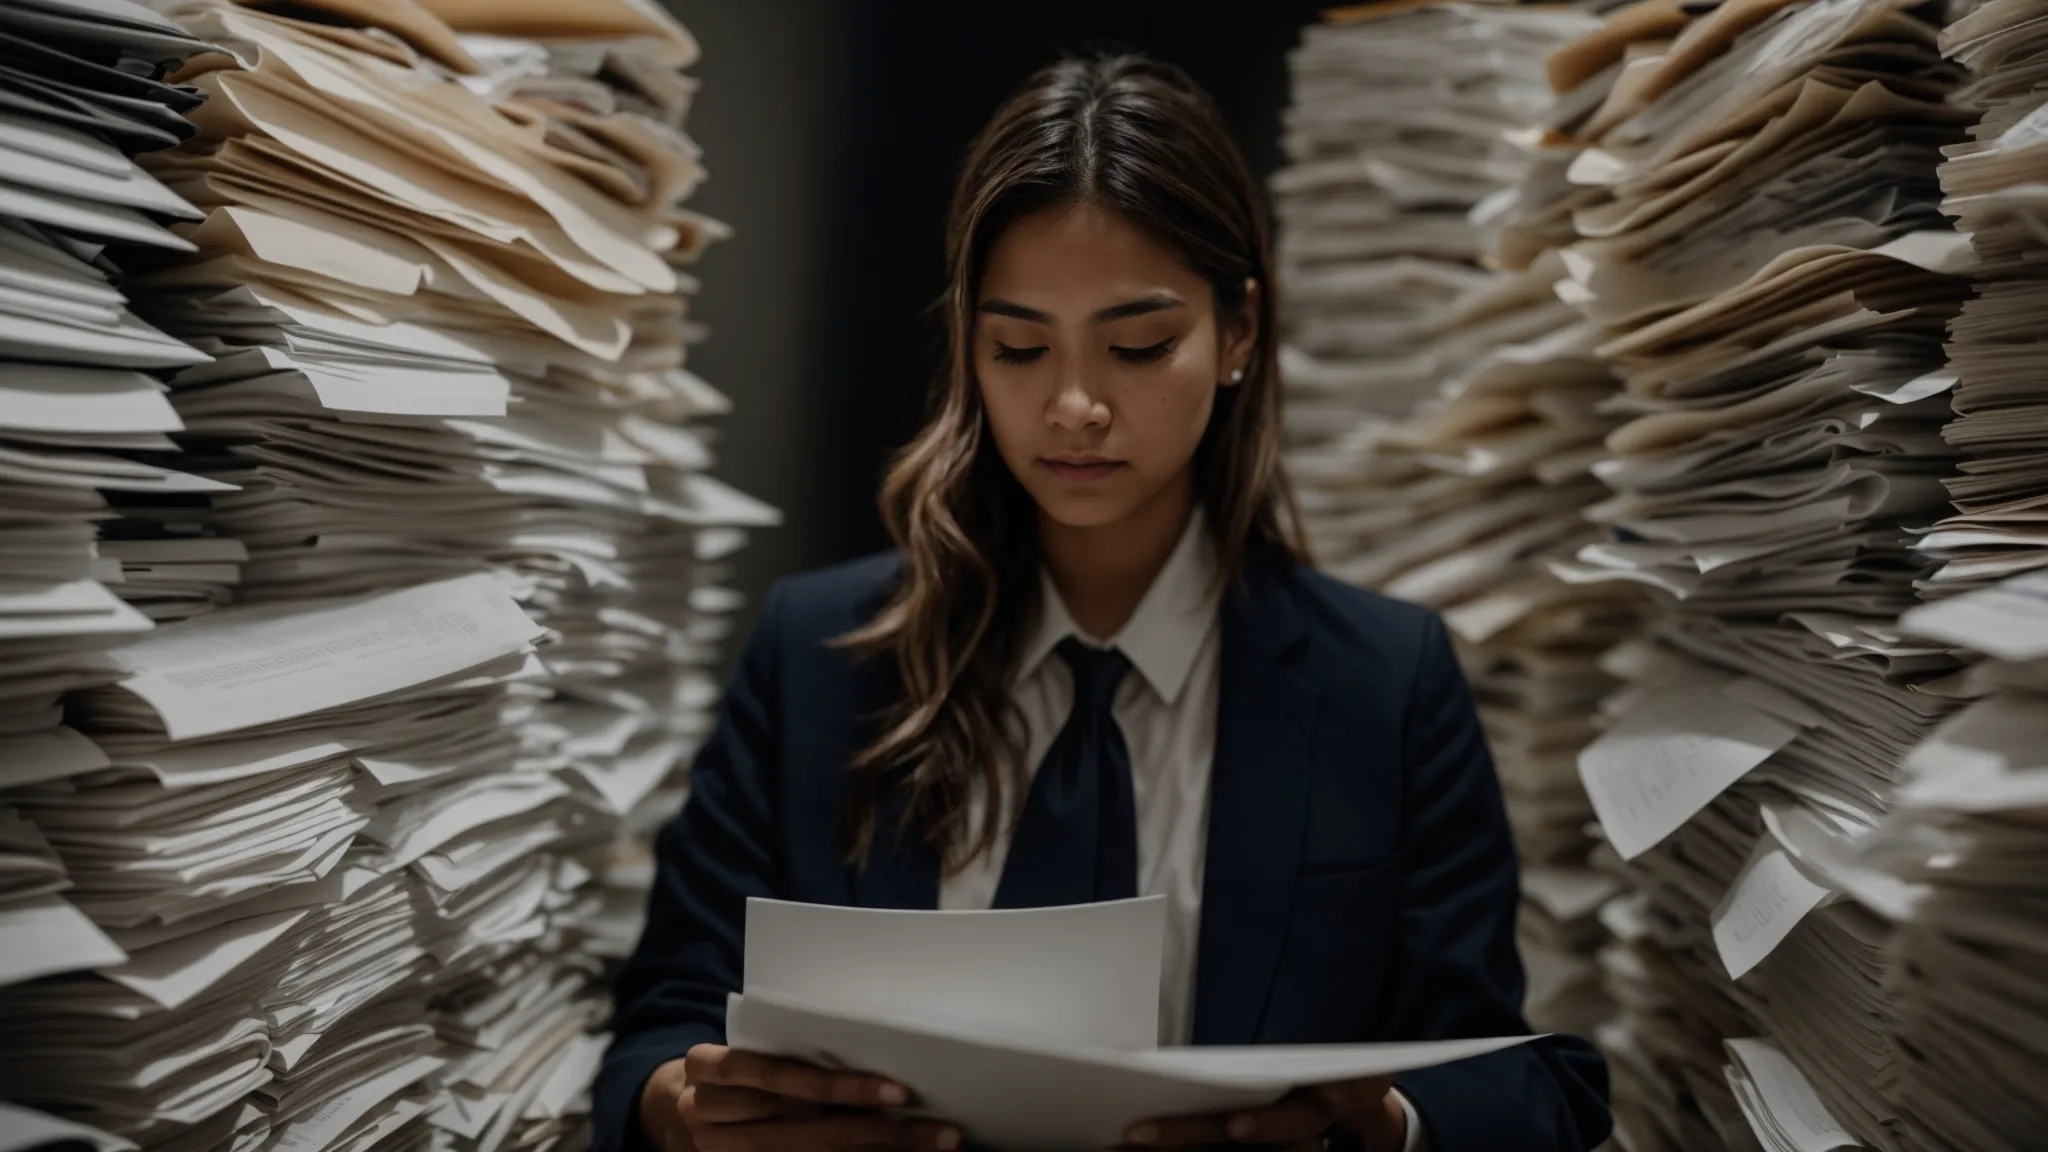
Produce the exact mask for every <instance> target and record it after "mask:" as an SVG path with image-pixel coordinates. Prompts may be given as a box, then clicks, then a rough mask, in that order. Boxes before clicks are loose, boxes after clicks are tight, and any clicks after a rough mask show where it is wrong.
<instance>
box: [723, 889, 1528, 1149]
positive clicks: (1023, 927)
mask: <svg viewBox="0 0 2048 1152" xmlns="http://www.w3.org/2000/svg"><path fill="white" fill-rule="evenodd" d="M1165 924H1166V921H1165V903H1164V899H1163V898H1162V897H1156V896H1155V897H1146V898H1143V899H1139V900H1126V901H1117V902H1113V903H1108V904H1086V905H1076V906H1073V907H1067V908H1046V909H1031V910H1025V911H1014V912H1010V911H1005V912H900V911H882V910H873V909H860V908H839V907H826V906H820V905H810V904H788V903H783V902H780V901H774V900H760V899H753V900H749V901H748V902H747V953H746V982H745V990H744V991H743V992H741V993H736V994H734V995H733V997H732V998H731V1002H730V1005H729V1008H728V1013H727V1018H726V1033H727V1039H728V1041H729V1042H730V1043H731V1044H732V1045H733V1046H734V1047H738V1048H746V1049H751V1050H754V1051H759V1052H767V1053H770V1054H773V1055H781V1056H789V1057H793V1058H798V1059H803V1060H808V1061H811V1062H813V1063H816V1064H820V1065H823V1066H826V1067H838V1068H848V1069H853V1070H857V1071H864V1072H871V1073H874V1074H876V1075H881V1076H886V1077H889V1078H890V1079H892V1080H895V1081H897V1082H899V1083H901V1084H903V1085H904V1086H905V1087H907V1088H909V1089H910V1091H911V1092H912V1094H913V1102H912V1107H913V1108H914V1109H915V1110H917V1111H919V1112H921V1113H923V1114H926V1115H931V1116H936V1117H940V1118H943V1119H946V1120H949V1121H952V1122H954V1123H957V1124H959V1125H960V1126H961V1127H962V1128H964V1129H965V1131H966V1133H967V1139H968V1140H969V1141H970V1142H973V1143H979V1144H981V1145H983V1146H986V1147H991V1148H1002V1149H1005V1150H1007V1152H1069V1150H1073V1149H1084V1148H1106V1147H1111V1146H1113V1145H1116V1144H1119V1143H1121V1142H1122V1140H1123V1134H1124V1132H1125V1131H1126V1130H1127V1129H1128V1128H1129V1126H1130V1125H1131V1124H1133V1123H1135V1122H1136V1121H1138V1120H1142V1119H1145V1118H1147V1117H1155V1116H1177V1115H1186V1114H1192V1113H1205V1112H1215V1111H1221V1110H1226V1109H1232V1108H1242V1107H1247V1106H1252V1105H1257V1104H1261V1103H1266V1102H1269V1101H1272V1100H1275V1099H1277V1098H1279V1097H1280V1096H1281V1095H1282V1094H1284V1093H1285V1092H1286V1091H1288V1090H1289V1089H1291V1088H1294V1087H1297V1086H1302V1085H1310V1084H1319V1083H1326V1082H1329V1081H1333V1080H1344V1079H1350V1078H1354V1077H1361V1076H1381V1075H1388V1074H1392V1073H1397V1072H1405V1071H1411V1070H1413V1069H1416V1068H1424V1067H1429V1066H1431V1065H1435V1064H1443V1063H1448V1062H1450V1061H1453V1060H1459V1059H1463V1058H1465V1057H1468V1056H1477V1055H1481V1054H1483V1053H1486V1052H1492V1051H1497V1050H1499V1049H1501V1048H1507V1047H1510V1046H1512V1045H1515V1044H1519V1043H1522V1042H1524V1041H1526V1040H1528V1039H1530V1037H1526V1036H1515V1037H1494V1038H1481V1039H1469V1040H1439V1041H1427V1042H1418V1043H1383V1044H1348V1045H1341V1044H1340V1045H1292V1046H1290V1045H1269V1046H1259V1047H1248V1048H1172V1049H1161V1048H1156V1047H1154V1045H1155V1044H1156V1042H1157V1038H1158V1034H1159V973H1160V954H1161V945H1162V942H1163V940H1164V934H1165Z"/></svg>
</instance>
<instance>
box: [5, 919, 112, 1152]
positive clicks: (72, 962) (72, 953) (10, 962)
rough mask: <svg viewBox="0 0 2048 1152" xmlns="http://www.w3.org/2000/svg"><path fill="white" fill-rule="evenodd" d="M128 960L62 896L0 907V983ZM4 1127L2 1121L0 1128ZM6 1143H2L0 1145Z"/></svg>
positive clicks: (6, 983) (15, 982) (18, 981)
mask: <svg viewBox="0 0 2048 1152" xmlns="http://www.w3.org/2000/svg"><path fill="white" fill-rule="evenodd" d="M127 959H128V954H127V953H126V952H123V951H121V948H120V946H119V945H117V944H115V943H114V942H113V941H112V940H109V939H107V934H106V933H105V932H102V931H100V929H99V926H98V925H96V924H94V923H93V922H92V921H91V920H90V919H88V918H87V917H86V914H85V913H83V912H80V911H79V910H78V909H77V908H75V907H73V906H72V904H71V902H70V901H68V900H65V899H63V898H62V897H58V896H49V897H44V898H43V899H40V900H33V901H30V902H28V903H25V904H17V905H15V906H13V907H10V908H0V986H5V985H8V984H17V983H20V982H21V981H23V980H33V979H35V978H36V977H38V976H54V975H56V974H57V973H59V972H76V971H79V970H81V969H85V968H104V967H106V966H107V965H109V964H120V963H123V962H124V961H126V960H127ZM5 1130H6V1129H5V1124H4V1120H0V1132H4V1131H5ZM6 1147H10V1145H7V1144H5V1143H4V1141H0V1149H4V1148H6Z"/></svg>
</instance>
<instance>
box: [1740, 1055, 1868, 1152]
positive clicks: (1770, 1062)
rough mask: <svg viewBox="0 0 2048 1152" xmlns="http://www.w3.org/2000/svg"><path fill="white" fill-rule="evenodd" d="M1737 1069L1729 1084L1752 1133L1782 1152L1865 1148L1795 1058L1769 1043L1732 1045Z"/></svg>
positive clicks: (1820, 1151)
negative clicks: (1754, 1131) (1815, 1087)
mask: <svg viewBox="0 0 2048 1152" xmlns="http://www.w3.org/2000/svg"><path fill="white" fill-rule="evenodd" d="M1727 1045H1728V1054H1729V1055H1730V1056H1732V1057H1734V1058H1735V1063H1733V1064H1731V1065H1729V1067H1728V1083H1729V1086H1730V1087H1731V1088H1733V1089H1734V1090H1735V1095H1736V1099H1737V1100H1738V1101H1740V1102H1741V1104H1742V1111H1743V1114H1744V1115H1745V1116H1746V1117H1748V1119H1749V1122H1750V1127H1752V1128H1754V1129H1756V1130H1757V1135H1758V1137H1759V1138H1760V1139H1763V1140H1765V1141H1766V1142H1767V1143H1766V1147H1769V1148H1771V1149H1773V1152H1776V1150H1778V1149H1786V1150H1789V1152H1833V1150H1834V1149H1836V1148H1860V1147H1862V1146H1863V1145H1862V1144H1861V1143H1859V1142H1858V1141H1857V1139H1856V1138H1855V1137H1854V1136H1851V1135H1849V1133H1848V1131H1847V1130H1846V1129H1844V1128H1843V1127H1842V1125H1841V1122H1840V1121H1838V1120H1836V1119H1835V1118H1834V1116H1833V1115H1832V1114H1830V1113H1829V1112H1828V1107H1827V1105H1826V1104H1823V1103H1821V1099H1820V1094H1819V1093H1817V1092H1815V1091H1814V1090H1813V1084H1812V1082H1810V1081H1809V1080H1807V1078H1806V1074H1805V1073H1804V1072H1801V1071H1800V1070H1799V1065H1797V1064H1794V1063H1793V1062H1792V1060H1791V1058H1790V1057H1788V1056H1786V1055H1785V1053H1784V1052H1782V1051H1780V1050H1779V1048H1778V1046H1777V1045H1776V1044H1773V1043H1771V1042H1770V1041H1769V1040H1764V1039H1761V1038H1758V1039H1746V1040H1745V1039H1736V1040H1729V1041H1727Z"/></svg>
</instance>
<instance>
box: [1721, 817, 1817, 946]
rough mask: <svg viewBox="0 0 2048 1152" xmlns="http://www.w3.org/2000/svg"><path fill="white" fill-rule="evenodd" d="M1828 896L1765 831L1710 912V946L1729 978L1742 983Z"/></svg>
mask: <svg viewBox="0 0 2048 1152" xmlns="http://www.w3.org/2000/svg"><path fill="white" fill-rule="evenodd" d="M1829 895H1830V893H1829V891H1828V890H1827V889H1826V888H1823V887H1822V886H1820V885H1818V884H1815V883H1814V882H1813V881H1811V880H1809V879H1807V878H1806V874H1805V873H1804V872H1801V871H1800V870H1799V865H1797V864H1795V863H1793V862H1792V857H1791V856H1790V855H1789V854H1788V853H1787V852H1786V851H1785V849H1784V848H1783V847H1781V846H1780V845H1779V844H1778V840H1777V837H1775V836H1773V835H1771V834H1770V833H1768V832H1766V833H1765V834H1764V836H1763V838H1762V839H1760V840H1759V841H1758V842H1757V847H1756V851H1755V852H1753V853H1752V854H1751V855H1750V858H1749V863H1747V864H1745V865H1744V866H1743V868H1742V872H1741V874H1740V875H1738V876H1737V877H1736V878H1735V883H1734V884H1733V885H1732V886H1731V887H1730V888H1729V889H1728V894H1727V895H1726V896H1723V897H1722V898H1721V904H1720V906H1719V907H1718V908H1715V909H1714V914H1713V926H1714V948H1715V950H1716V951H1718V952H1719V953H1720V954H1721V963H1722V965H1723V966H1724V967H1726V968H1727V969H1728V978H1729V979H1731V980H1740V979H1741V978H1742V977H1743V976H1745V975H1746V974H1748V972H1749V970H1750V969H1752V968H1754V967H1756V966H1757V965H1758V964H1760V963H1762V962H1763V959H1764V957H1766V956H1769V955H1770V954H1771V951H1772V950H1773V949H1775V948H1777V946H1778V945H1779V944H1781V943H1783V942H1784V939H1785V937H1787V936H1789V935H1791V934H1792V929H1794V928H1796V927H1798V926H1799V921H1800V920H1802V919H1804V918H1805V917H1806V914H1807V913H1808V912H1811V911H1813V910H1814V909H1815V908H1818V907H1820V906H1821V904H1822V903H1823V902H1824V901H1826V900H1827V898H1828V896H1829Z"/></svg>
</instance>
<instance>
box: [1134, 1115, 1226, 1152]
mask: <svg viewBox="0 0 2048 1152" xmlns="http://www.w3.org/2000/svg"><path fill="white" fill-rule="evenodd" d="M1230 1119H1231V1114H1230V1113H1228V1112H1213V1113H1210V1114H1208V1115H1204V1116H1166V1117H1162V1118H1160V1119H1157V1120H1146V1121H1142V1122H1140V1123H1137V1124H1133V1125H1132V1126H1131V1130H1130V1131H1129V1132H1126V1133H1124V1139H1125V1140H1128V1141H1130V1142H1131V1143H1132V1144H1136V1145H1140V1146H1142V1147H1147V1148H1186V1147H1189V1146H1191V1145H1195V1144H1221V1143H1225V1142H1227V1141H1229V1140H1230V1139H1231V1136H1230Z"/></svg>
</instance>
